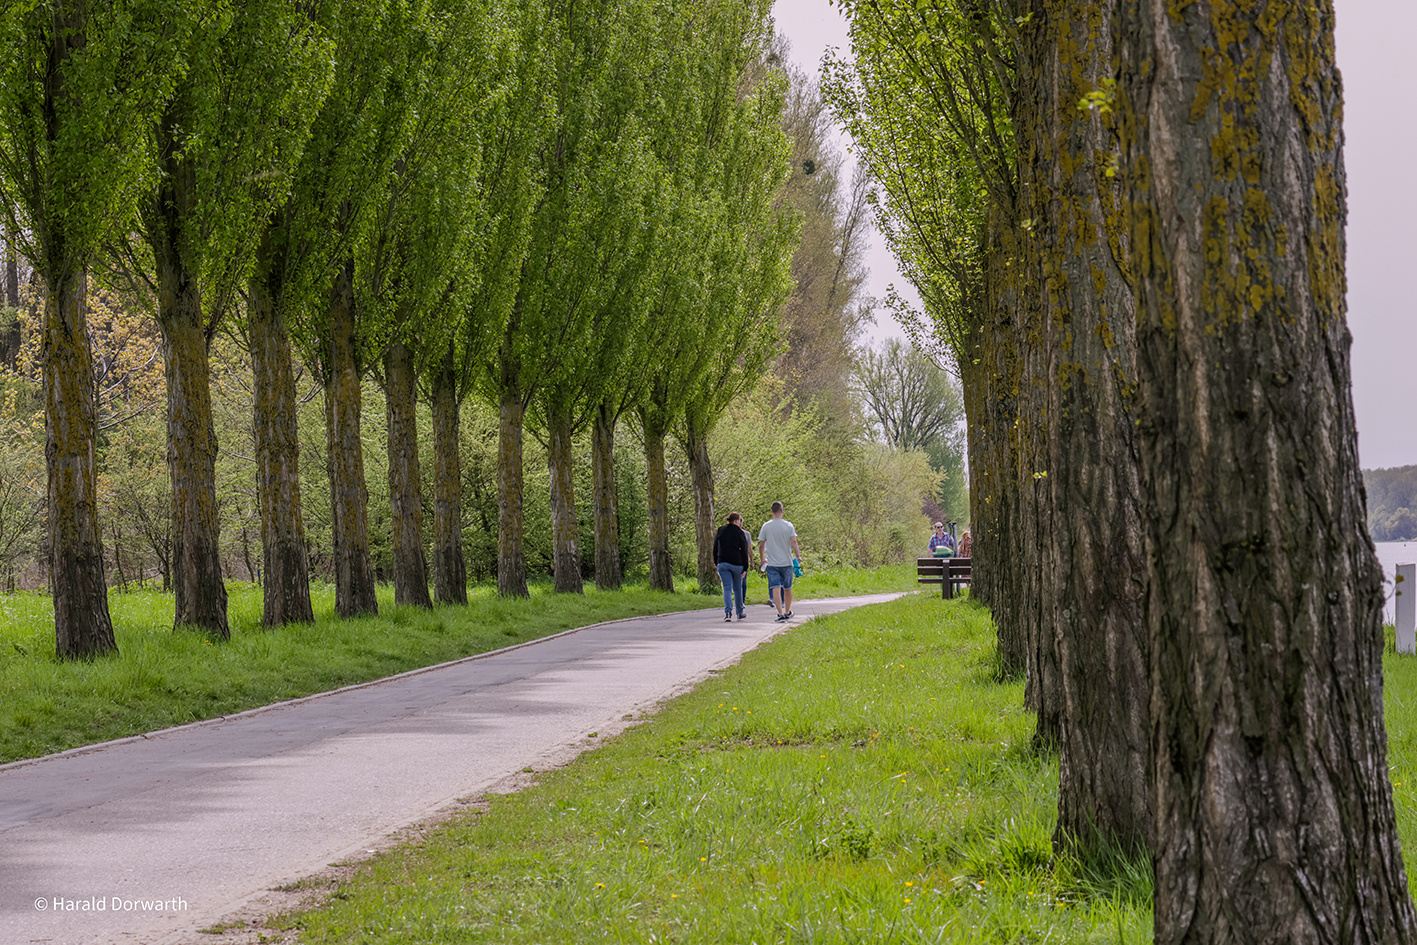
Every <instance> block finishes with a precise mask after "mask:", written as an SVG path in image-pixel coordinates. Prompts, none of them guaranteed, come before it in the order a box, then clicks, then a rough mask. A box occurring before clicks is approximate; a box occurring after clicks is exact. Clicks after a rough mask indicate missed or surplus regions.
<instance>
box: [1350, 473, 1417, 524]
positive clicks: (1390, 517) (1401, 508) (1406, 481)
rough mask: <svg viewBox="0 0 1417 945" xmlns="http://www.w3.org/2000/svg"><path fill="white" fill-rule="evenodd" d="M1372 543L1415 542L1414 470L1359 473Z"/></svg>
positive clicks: (1416, 492) (1416, 502) (1416, 479)
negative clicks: (1365, 501) (1364, 493)
mask: <svg viewBox="0 0 1417 945" xmlns="http://www.w3.org/2000/svg"><path fill="white" fill-rule="evenodd" d="M1363 488H1364V489H1365V490H1366V491H1367V493H1368V533H1369V534H1371V535H1372V536H1373V541H1412V540H1414V539H1417V466H1394V467H1392V468H1391V469H1365V470H1363Z"/></svg>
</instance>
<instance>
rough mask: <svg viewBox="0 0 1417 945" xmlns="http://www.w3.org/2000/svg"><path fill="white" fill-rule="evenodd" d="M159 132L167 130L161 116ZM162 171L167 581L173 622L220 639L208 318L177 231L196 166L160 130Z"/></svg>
mask: <svg viewBox="0 0 1417 945" xmlns="http://www.w3.org/2000/svg"><path fill="white" fill-rule="evenodd" d="M162 130H163V132H168V131H169V128H168V124H167V122H166V121H164V123H163V126H162ZM163 137H164V139H165V140H164V141H163V148H162V151H163V154H162V163H163V171H164V173H163V175H162V179H161V183H160V184H159V185H158V187H157V191H156V194H155V195H154V201H153V204H154V205H153V206H152V207H151V208H150V210H149V212H148V213H147V214H145V218H146V221H147V226H146V229H147V235H148V239H149V240H150V242H151V244H152V250H153V257H154V260H155V262H156V264H157V289H158V292H157V303H158V304H157V323H158V327H159V328H160V329H161V331H162V355H163V361H164V366H165V368H166V374H167V468H168V473H169V475H170V476H171V478H172V581H173V587H174V589H175V591H176V595H175V596H176V610H175V614H174V618H173V623H174V625H175V626H178V627H182V626H191V627H196V628H199V629H201V630H205V631H207V632H208V633H214V634H216V635H217V636H219V637H222V638H223V639H229V638H230V636H231V631H230V629H229V628H228V627H227V622H226V584H225V582H223V580H222V574H221V540H220V535H221V517H220V516H219V515H218V513H217V502H216V429H215V426H214V424H213V421H212V392H211V379H210V374H209V363H208V360H207V334H206V318H205V315H204V313H203V312H202V295H201V289H200V287H199V286H198V284H197V273H196V272H195V271H194V270H193V266H192V264H191V262H190V261H189V260H188V258H187V257H186V252H187V241H186V240H185V239H184V238H183V231H184V230H185V229H186V228H187V227H189V226H193V225H195V221H194V219H193V217H194V216H195V214H196V212H197V210H196V202H197V195H196V187H197V181H196V172H195V170H194V168H193V167H192V165H191V163H190V162H188V161H184V160H181V159H180V157H179V156H178V154H177V149H178V143H177V142H175V141H173V140H171V135H169V134H164V135H163Z"/></svg>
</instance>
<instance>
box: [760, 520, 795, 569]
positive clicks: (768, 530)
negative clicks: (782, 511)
mask: <svg viewBox="0 0 1417 945" xmlns="http://www.w3.org/2000/svg"><path fill="white" fill-rule="evenodd" d="M796 537H797V529H796V528H794V527H793V526H792V523H791V522H789V521H788V520H787V519H785V518H775V519H771V520H769V521H766V522H764V523H763V527H762V528H760V529H758V541H760V542H762V543H763V563H764V564H766V565H767V566H768V567H772V568H790V567H792V539H794V538H796Z"/></svg>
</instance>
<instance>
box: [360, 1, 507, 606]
mask: <svg viewBox="0 0 1417 945" xmlns="http://www.w3.org/2000/svg"><path fill="white" fill-rule="evenodd" d="M431 8H432V11H433V13H432V15H430V16H429V17H428V20H427V26H426V28H425V29H424V30H423V31H422V35H421V36H420V37H419V41H420V42H421V43H422V44H423V46H424V49H423V50H422V52H421V53H420V54H419V55H418V56H417V57H416V58H415V60H414V63H413V64H414V65H416V67H417V69H418V71H417V73H416V74H414V75H411V76H409V77H408V79H409V82H410V84H411V85H413V86H414V87H413V88H412V89H411V90H410V91H409V92H407V93H405V94H408V95H410V96H412V97H413V98H414V105H413V106H412V108H411V112H412V118H411V127H410V130H409V133H408V138H407V142H406V144H405V145H404V147H403V149H402V152H401V153H400V154H399V156H398V158H397V159H396V161H395V162H394V166H393V173H391V174H390V175H389V177H388V178H387V183H386V186H385V206H384V208H383V210H382V212H381V214H380V217H379V220H378V223H377V225H376V226H374V227H373V228H372V230H371V234H370V238H369V240H368V242H367V247H366V249H365V251H364V252H363V253H362V254H361V260H362V264H361V267H360V268H361V270H362V272H363V274H364V275H363V278H362V279H361V280H360V284H361V286H362V288H363V291H362V292H361V296H362V298H363V299H364V302H363V305H364V307H365V308H366V310H371V309H372V310H382V311H383V312H384V313H385V317H384V319H383V323H384V324H385V325H387V326H388V327H387V329H386V337H387V339H388V340H387V342H386V343H385V344H384V349H383V355H382V361H383V371H382V378H381V380H382V382H383V385H384V390H385V393H386V395H387V396H386V402H387V405H388V456H389V494H390V500H391V506H392V508H391V522H392V528H393V565H394V567H393V572H394V573H393V577H394V599H395V601H396V602H397V603H399V604H413V605H418V606H423V607H431V606H432V599H431V598H430V596H429V593H428V569H427V560H426V556H425V553H424V537H423V500H422V475H421V471H420V470H421V467H420V457H419V451H418V430H417V403H418V390H417V387H418V378H419V375H420V374H421V373H422V371H423V368H424V365H425V364H426V363H427V362H428V361H429V360H430V359H432V358H436V359H438V360H439V361H443V360H445V357H446V351H447V348H446V345H445V343H444V341H445V339H447V338H449V337H451V333H450V332H449V331H448V330H447V329H446V328H445V327H443V326H442V325H440V324H439V322H440V321H441V320H444V319H446V318H448V316H449V315H450V313H452V312H454V311H456V310H458V309H459V308H460V307H462V306H463V304H464V303H463V300H464V299H466V298H467V297H468V296H469V295H471V294H472V293H474V292H475V291H476V290H477V289H478V283H479V281H480V279H481V277H482V272H481V267H482V264H483V263H484V262H485V255H484V254H485V252H486V242H485V240H483V239H481V238H480V233H479V228H480V227H481V226H482V225H483V223H484V220H485V217H486V216H487V213H485V212H484V204H485V202H486V200H487V194H488V191H486V190H484V189H483V188H481V187H479V186H477V183H478V182H479V181H480V180H482V179H483V177H484V175H483V173H482V168H481V161H482V159H483V156H484V152H488V153H495V152H492V151H491V149H489V148H486V147H484V144H483V142H484V140H488V141H495V140H496V139H497V137H498V135H499V133H501V131H502V129H499V128H498V127H497V124H496V123H498V122H502V121H505V120H506V118H507V115H508V110H507V109H506V107H505V99H506V97H507V96H508V95H510V94H515V92H516V91H517V89H516V82H515V80H516V77H517V73H518V64H517V63H518V59H519V58H521V56H522V53H521V51H520V50H519V49H518V48H517V43H518V40H519V38H520V37H519V36H518V34H517V31H516V30H514V29H511V28H508V27H507V26H505V25H504V22H503V21H504V17H505V15H506V10H505V9H502V8H500V7H498V6H496V5H487V4H484V3H468V2H463V0H439V2H435V3H433V4H432V5H431ZM527 16H528V18H531V17H534V16H535V14H534V13H528V14H527ZM468 62H479V63H481V64H482V68H480V69H478V70H476V71H474V72H468V70H467V69H466V68H465V64H466V63H468ZM518 130H521V131H524V129H518ZM493 173H494V174H495V173H496V171H494V172H493ZM497 279H498V277H497V276H495V275H494V276H493V277H492V281H493V282H496V281H497ZM374 340H375V342H376V343H377V337H376V338H375V339H374Z"/></svg>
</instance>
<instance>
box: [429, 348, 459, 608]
mask: <svg viewBox="0 0 1417 945" xmlns="http://www.w3.org/2000/svg"><path fill="white" fill-rule="evenodd" d="M455 356H456V353H455V352H454V350H453V346H452V344H451V343H450V344H449V345H448V350H447V351H446V352H445V353H444V355H443V359H442V362H441V363H440V364H439V365H438V367H437V368H435V369H434V372H433V467H434V469H433V598H434V599H435V600H436V601H437V602H438V603H440V604H466V603H467V564H466V562H465V561H464V559H463V551H462V454H461V452H460V449H461V446H460V444H459V442H458V429H459V422H458V403H459V401H458V381H457V375H456V373H455V362H454V358H455Z"/></svg>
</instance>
